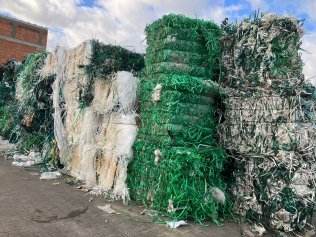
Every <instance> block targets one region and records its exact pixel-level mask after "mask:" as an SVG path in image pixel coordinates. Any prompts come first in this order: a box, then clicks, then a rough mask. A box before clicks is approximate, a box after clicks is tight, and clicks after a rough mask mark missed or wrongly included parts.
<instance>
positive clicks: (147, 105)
mask: <svg viewBox="0 0 316 237" xmlns="http://www.w3.org/2000/svg"><path fill="white" fill-rule="evenodd" d="M145 31H146V34H147V44H148V47H147V51H146V56H145V64H146V68H145V72H144V76H143V78H142V80H143V81H142V83H141V86H140V90H139V96H140V104H141V106H140V130H139V133H138V138H137V141H136V143H135V145H134V146H135V150H136V152H135V159H134V161H133V162H132V164H131V165H130V166H129V176H128V185H129V188H130V193H131V196H132V198H134V199H136V200H138V201H141V202H142V203H144V204H145V205H148V206H150V208H153V209H155V210H158V211H160V212H162V213H164V214H166V215H168V216H170V217H172V218H175V219H182V218H193V219H195V220H198V221H202V220H205V219H211V220H213V221H215V222H218V221H219V220H220V217H219V214H223V213H226V212H227V210H228V209H229V204H227V202H225V195H224V193H223V192H222V191H224V192H225V189H226V187H225V184H224V182H223V180H222V176H221V171H222V169H223V164H224V162H225V160H226V156H225V153H224V152H223V150H221V149H220V148H218V147H217V145H216V141H215V138H214V131H215V126H216V123H217V122H216V119H215V113H216V106H217V101H218V100H219V98H220V90H219V87H218V86H217V85H216V83H214V82H212V81H211V80H210V78H212V77H213V75H214V74H213V73H214V71H215V69H216V67H217V66H218V65H215V63H214V65H212V64H211V63H209V62H208V60H207V57H206V55H207V54H206V53H207V48H206V46H205V44H206V39H205V35H204V32H209V34H208V35H211V34H210V33H212V34H213V36H214V37H213V38H212V40H213V44H214V45H215V46H216V47H214V49H213V51H212V52H213V53H214V52H215V53H216V50H217V49H218V48H219V47H218V46H219V35H220V29H219V28H218V27H217V26H216V25H215V24H214V23H212V22H207V21H203V20H194V19H189V18H186V17H183V16H181V15H173V14H171V15H167V16H164V17H163V18H162V19H160V20H157V21H155V22H154V23H153V24H151V25H149V26H147V27H146V30H145ZM217 52H218V51H217ZM217 57H218V55H217ZM221 190H222V191H221Z"/></svg>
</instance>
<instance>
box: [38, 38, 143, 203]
mask: <svg viewBox="0 0 316 237" xmlns="http://www.w3.org/2000/svg"><path fill="white" fill-rule="evenodd" d="M90 57H91V42H90V41H88V42H84V43H83V44H81V45H79V46H78V47H76V48H73V49H70V50H65V49H62V48H57V49H56V50H55V51H54V52H53V53H52V54H51V55H50V56H49V57H48V59H47V61H46V65H45V66H44V67H43V69H42V74H43V75H50V74H55V75H56V81H55V83H54V86H53V106H54V110H55V112H54V127H55V131H54V132H55V137H56V141H57V144H58V148H59V150H60V153H59V155H60V160H61V163H63V164H64V165H65V167H66V168H67V169H68V170H69V171H70V174H71V175H73V176H75V177H76V178H78V179H80V180H83V181H85V182H86V184H87V185H88V186H98V187H101V188H102V190H103V191H105V192H107V193H110V194H111V195H112V196H113V197H115V198H117V197H120V198H123V199H124V200H128V199H129V194H128V189H127V187H126V184H125V179H126V176H127V174H126V172H127V165H128V163H129V162H130V160H131V159H132V156H133V154H132V145H133V143H134V141H135V139H136V135H137V125H136V121H135V120H136V116H137V115H136V113H135V112H134V111H135V104H136V91H137V85H138V83H139V80H138V78H136V77H135V76H133V74H132V73H130V72H125V71H119V72H117V73H114V74H112V75H111V76H108V77H107V78H92V79H91V78H90V77H88V76H87V75H86V74H85V71H84V70H83V69H82V68H80V67H79V66H80V65H87V64H88V63H89V58H90ZM91 80H93V81H91ZM89 83H94V86H93V87H92V93H93V100H92V102H91V104H90V105H89V106H87V107H84V108H80V102H79V97H80V93H82V91H81V89H82V88H85V86H87V85H89Z"/></svg>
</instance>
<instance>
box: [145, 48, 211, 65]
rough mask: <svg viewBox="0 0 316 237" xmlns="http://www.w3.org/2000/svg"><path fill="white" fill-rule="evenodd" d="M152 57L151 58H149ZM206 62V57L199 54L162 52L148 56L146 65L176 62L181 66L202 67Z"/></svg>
mask: <svg viewBox="0 0 316 237" xmlns="http://www.w3.org/2000/svg"><path fill="white" fill-rule="evenodd" d="M149 56H151V58H150V57H149ZM204 60H205V55H201V54H199V53H190V52H185V51H176V50H169V49H165V50H161V51H159V52H157V54H155V55H154V54H147V55H146V56H145V62H146V65H150V64H155V63H161V62H174V63H181V64H190V65H196V66H201V65H203V63H204Z"/></svg>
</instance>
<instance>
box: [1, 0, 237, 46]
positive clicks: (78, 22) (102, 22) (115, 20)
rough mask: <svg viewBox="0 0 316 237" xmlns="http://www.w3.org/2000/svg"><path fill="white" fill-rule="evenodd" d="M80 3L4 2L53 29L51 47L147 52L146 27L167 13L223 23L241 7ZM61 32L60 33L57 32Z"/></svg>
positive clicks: (201, 1) (149, 0)
mask: <svg viewBox="0 0 316 237" xmlns="http://www.w3.org/2000/svg"><path fill="white" fill-rule="evenodd" d="M79 2H80V0H67V1H64V0H45V1H42V0H15V1H8V0H0V5H1V8H2V9H1V10H2V11H5V12H8V13H11V14H12V15H13V16H15V17H17V18H19V19H22V20H25V21H29V22H32V23H35V24H38V25H42V26H46V27H48V28H49V29H54V30H50V31H49V38H48V48H49V49H52V48H54V47H55V46H56V45H57V44H60V45H63V46H66V47H74V46H76V45H77V44H79V43H80V42H82V41H83V40H86V39H91V38H97V39H100V40H101V41H102V42H104V43H113V44H120V45H122V46H132V47H134V48H135V50H137V51H144V48H145V45H144V39H145V36H144V28H145V26H146V25H147V24H150V23H152V22H153V21H154V20H156V19H158V18H159V17H161V16H162V15H164V14H167V13H171V12H173V13H179V14H185V15H187V16H190V17H198V18H205V19H210V18H211V19H213V20H214V21H215V22H220V21H222V20H223V19H224V18H225V17H226V16H227V15H229V14H231V13H233V12H237V11H238V10H239V9H240V7H241V6H240V5H237V6H229V7H224V0H214V1H212V4H210V1H209V0H195V1H192V0H173V1H170V0H98V1H97V5H96V6H94V7H92V8H89V7H78V6H77V5H76V4H77V3H79ZM56 29H57V31H56Z"/></svg>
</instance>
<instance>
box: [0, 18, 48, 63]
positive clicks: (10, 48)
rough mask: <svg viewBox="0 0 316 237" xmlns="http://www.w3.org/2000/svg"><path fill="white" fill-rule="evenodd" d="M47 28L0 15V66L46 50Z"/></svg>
mask: <svg viewBox="0 0 316 237" xmlns="http://www.w3.org/2000/svg"><path fill="white" fill-rule="evenodd" d="M46 44H47V28H45V27H41V26H37V25H34V24H30V23H27V22H24V21H20V20H17V19H14V18H11V17H7V16H3V15H0V64H3V63H5V62H6V61H7V60H8V59H16V60H18V61H22V60H23V59H24V58H25V56H26V55H28V54H29V53H31V52H34V51H41V50H45V49H46Z"/></svg>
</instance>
